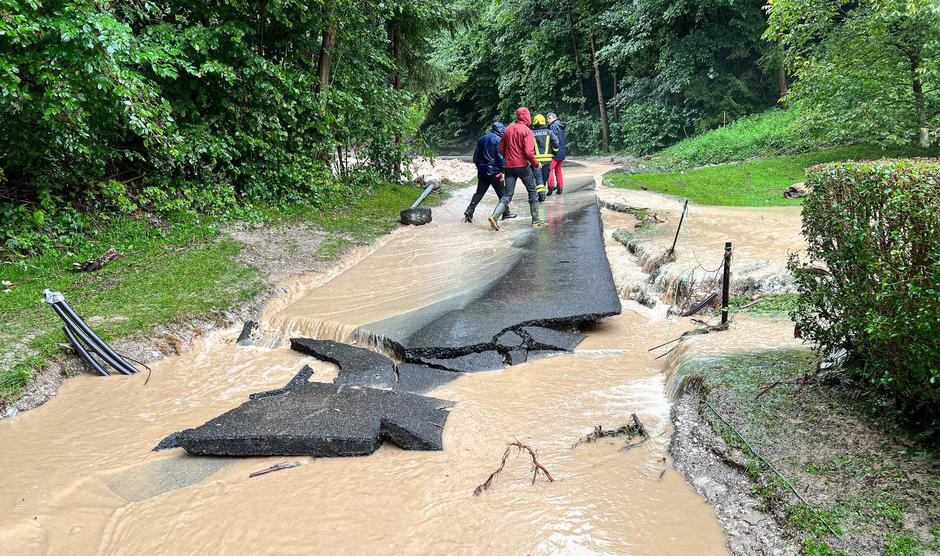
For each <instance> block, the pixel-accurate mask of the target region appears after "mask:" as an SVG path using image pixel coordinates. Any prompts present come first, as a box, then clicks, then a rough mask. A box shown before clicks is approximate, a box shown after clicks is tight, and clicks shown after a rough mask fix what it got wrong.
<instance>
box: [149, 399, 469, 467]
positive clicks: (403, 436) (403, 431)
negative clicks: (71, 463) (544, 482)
mask: <svg viewBox="0 0 940 556" xmlns="http://www.w3.org/2000/svg"><path fill="white" fill-rule="evenodd" d="M452 405H453V403H451V402H447V401H444V400H439V399H436V398H430V397H426V396H419V395H415V394H410V393H406V392H396V391H392V390H379V389H375V388H365V387H358V386H344V385H338V384H325V383H319V382H307V383H305V384H303V385H302V386H298V387H295V388H292V389H290V390H285V389H281V390H276V391H272V393H271V395H263V393H262V395H256V396H254V397H252V398H251V399H249V400H248V401H247V402H245V403H243V404H242V405H240V406H238V407H236V408H235V409H232V410H230V411H227V412H226V413H223V414H222V415H220V416H218V417H216V418H214V419H212V420H210V421H208V422H206V423H205V424H204V425H202V426H199V427H196V428H192V429H186V430H183V431H180V432H177V433H174V434H171V435H170V436H168V437H166V438H165V439H164V440H163V441H161V442H160V444H159V445H157V447H156V448H154V450H162V449H167V448H175V447H179V448H183V449H184V450H186V451H187V452H189V453H190V454H194V455H211V456H239V457H241V456H271V455H282V456H300V455H309V456H314V457H343V456H364V455H368V454H371V453H372V452H374V451H375V450H377V449H378V448H379V446H380V445H381V444H382V441H383V440H388V441H390V442H393V443H394V444H397V445H398V446H399V447H401V448H402V449H404V450H442V449H443V441H442V436H443V431H444V425H445V423H446V421H447V416H448V411H447V408H449V407H451V406H452Z"/></svg>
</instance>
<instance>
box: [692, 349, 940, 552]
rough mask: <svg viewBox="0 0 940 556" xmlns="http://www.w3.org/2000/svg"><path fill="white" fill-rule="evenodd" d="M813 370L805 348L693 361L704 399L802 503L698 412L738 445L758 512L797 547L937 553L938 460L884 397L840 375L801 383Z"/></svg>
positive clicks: (939, 515) (720, 426)
mask: <svg viewBox="0 0 940 556" xmlns="http://www.w3.org/2000/svg"><path fill="white" fill-rule="evenodd" d="M815 368H816V359H815V357H814V356H813V354H812V353H810V352H808V351H804V350H793V351H767V352H759V353H750V354H744V355H735V356H729V357H725V358H722V359H718V360H710V361H708V362H706V363H698V364H696V366H695V368H694V373H695V374H699V375H701V376H702V377H704V385H705V388H704V390H703V396H704V398H705V400H707V401H708V402H709V403H710V404H711V405H712V406H713V407H714V408H715V409H716V410H717V411H718V412H719V413H720V414H721V415H722V417H723V418H724V419H726V420H727V421H728V422H730V423H731V424H732V425H733V426H734V428H735V429H736V430H737V431H738V432H740V433H741V434H742V435H743V436H744V437H745V438H747V441H748V444H749V445H750V446H751V448H753V450H754V451H756V452H757V453H760V455H762V456H763V457H764V458H766V459H767V460H769V461H770V462H771V463H772V464H773V465H774V467H776V468H777V469H778V470H779V471H780V472H781V473H782V474H783V476H785V477H786V478H787V479H788V480H789V481H790V482H791V483H792V484H793V485H794V486H795V487H796V489H797V490H798V491H799V492H800V493H801V495H802V496H804V497H805V499H806V501H807V502H808V503H809V504H810V505H807V504H805V503H803V502H801V501H800V500H799V499H798V498H797V497H796V496H795V495H794V494H793V493H792V492H791V491H790V490H789V488H788V487H787V485H786V484H785V483H784V482H783V481H782V480H781V479H780V478H779V477H778V476H777V475H776V474H775V473H774V472H773V471H772V470H771V469H770V468H769V467H768V466H767V465H766V463H764V462H762V461H761V460H760V459H758V458H757V456H756V454H755V452H754V451H752V450H751V449H749V448H748V447H747V445H745V444H744V442H742V441H741V439H740V437H739V436H738V435H737V434H736V433H734V432H733V431H732V430H731V429H730V427H729V426H728V425H727V424H725V423H724V422H722V421H721V420H720V419H718V418H716V416H715V414H714V413H713V412H711V411H710V410H707V409H706V410H704V415H705V418H706V419H707V420H708V421H709V423H710V424H711V425H712V427H713V429H714V430H715V431H716V432H717V433H718V434H719V435H720V436H721V437H723V438H724V439H725V441H726V442H727V443H728V445H730V446H734V447H737V448H739V449H741V450H742V451H743V454H744V458H745V459H746V462H745V471H746V473H747V475H748V476H749V477H750V478H751V479H752V480H753V481H754V483H755V487H754V493H755V494H756V495H758V496H759V498H760V499H761V500H763V502H764V504H765V508H763V509H764V510H765V511H767V512H770V513H773V514H774V516H775V517H776V518H777V520H778V522H781V523H782V524H784V526H785V527H786V529H787V531H788V532H789V533H790V534H791V535H793V536H795V537H796V538H797V540H798V541H799V542H800V543H802V545H803V550H804V553H806V554H813V555H824V554H889V555H915V554H930V553H936V551H937V550H940V467H938V462H937V461H936V459H933V457H931V456H930V455H928V447H925V446H920V445H918V444H917V443H916V442H914V441H912V440H910V439H909V438H908V437H907V436H906V434H905V432H904V429H903V428H902V427H901V426H900V425H899V424H898V423H899V422H898V420H897V419H898V418H899V417H900V416H899V415H897V413H896V410H895V409H894V406H893V404H892V402H891V400H889V399H885V398H881V397H879V395H878V394H877V393H876V392H872V391H870V390H866V389H863V388H861V387H859V386H858V385H856V384H853V383H847V382H845V379H844V378H843V377H841V376H839V375H836V376H830V377H828V379H827V380H809V381H807V382H806V383H803V382H802V381H801V378H802V377H803V376H804V375H806V373H810V374H812V373H813V372H814V371H815ZM778 381H779V382H778ZM774 384H776V386H773V387H769V386H770V385H774ZM768 387H769V388H768ZM830 528H831V529H830ZM833 530H834V531H835V532H836V533H837V534H834V533H833Z"/></svg>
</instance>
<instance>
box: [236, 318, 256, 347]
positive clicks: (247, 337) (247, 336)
mask: <svg viewBox="0 0 940 556" xmlns="http://www.w3.org/2000/svg"><path fill="white" fill-rule="evenodd" d="M257 328H258V321H254V320H250V321H248V322H246V323H245V326H243V327H242V332H241V334H239V335H238V340H237V341H236V342H235V343H237V344H238V345H240V346H250V345H252V344H253V343H254V341H253V339H252V334H253V333H254V331H255V330H256V329H257Z"/></svg>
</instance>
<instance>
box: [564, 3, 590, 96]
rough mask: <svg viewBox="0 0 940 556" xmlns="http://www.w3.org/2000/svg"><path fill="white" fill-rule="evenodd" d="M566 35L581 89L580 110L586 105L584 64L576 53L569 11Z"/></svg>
mask: <svg viewBox="0 0 940 556" xmlns="http://www.w3.org/2000/svg"><path fill="white" fill-rule="evenodd" d="M567 18H568V35H569V36H570V37H571V52H572V53H573V54H574V65H575V68H577V72H578V87H579V88H580V89H581V99H582V100H581V110H584V108H585V106H586V105H587V87H585V86H584V66H582V65H581V55H580V54H579V53H578V41H577V40H576V39H575V36H574V24H572V23H571V12H570V11H569V12H568V13H567Z"/></svg>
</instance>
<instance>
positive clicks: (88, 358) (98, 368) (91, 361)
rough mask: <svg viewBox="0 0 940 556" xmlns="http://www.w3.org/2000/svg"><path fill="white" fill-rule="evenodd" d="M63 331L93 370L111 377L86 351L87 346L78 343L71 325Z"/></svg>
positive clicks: (63, 328)
mask: <svg viewBox="0 0 940 556" xmlns="http://www.w3.org/2000/svg"><path fill="white" fill-rule="evenodd" d="M62 331H63V332H65V337H66V338H68V339H69V342H71V343H72V347H74V348H75V351H77V352H78V354H79V355H80V356H81V357H82V359H84V360H85V362H86V363H88V364H89V365H91V368H92V369H94V370H95V372H96V373H98V374H99V375H101V376H110V374H111V373H109V372H108V371H106V370H105V369H104V367H102V366H101V364H100V363H98V362H97V361H95V359H94V358H93V357H92V356H91V354H90V353H88V350H86V349H85V346H83V345H82V343H81V342H79V341H78V338H76V337H75V334H73V333H72V328H71V327H70V326H69V325H67V324H66V325H65V326H63V327H62Z"/></svg>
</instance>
